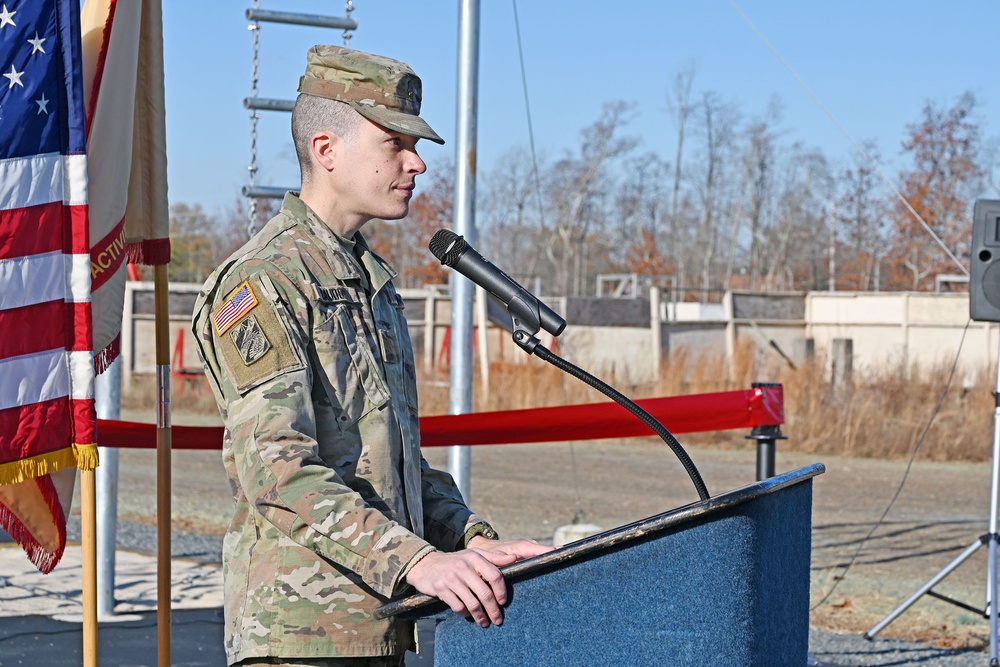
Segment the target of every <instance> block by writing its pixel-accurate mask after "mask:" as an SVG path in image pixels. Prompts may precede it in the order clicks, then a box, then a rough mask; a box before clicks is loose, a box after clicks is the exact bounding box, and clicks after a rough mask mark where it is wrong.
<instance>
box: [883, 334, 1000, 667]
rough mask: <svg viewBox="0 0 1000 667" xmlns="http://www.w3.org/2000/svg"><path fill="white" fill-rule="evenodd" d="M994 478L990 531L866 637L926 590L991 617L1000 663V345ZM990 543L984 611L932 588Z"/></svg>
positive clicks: (994, 661) (995, 663) (997, 663)
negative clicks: (999, 527)
mask: <svg viewBox="0 0 1000 667" xmlns="http://www.w3.org/2000/svg"><path fill="white" fill-rule="evenodd" d="M993 404H994V406H993V478H992V485H991V489H990V527H989V532H987V533H985V534H983V535H980V536H979V537H978V538H977V539H976V541H975V542H973V543H972V544H970V545H969V546H968V547H967V548H966V549H965V551H963V552H962V553H961V554H960V555H959V556H958V557H957V558H956V559H955V560H953V561H951V562H950V563H948V565H946V566H945V567H944V569H942V570H941V571H940V572H938V573H937V574H936V575H934V577H933V578H932V579H931V580H930V581H928V582H927V583H926V584H924V585H923V587H922V588H920V590H918V591H917V592H916V593H914V594H913V595H911V596H910V597H909V598H908V599H907V600H906V601H905V602H903V603H902V604H901V605H899V606H898V607H896V609H895V610H893V612H892V613H891V614H889V615H888V616H886V617H885V618H884V619H883V620H882V621H881V622H880V623H878V624H877V625H876V626H875V627H873V628H872V629H871V630H869V631H868V632H866V633H865V634H864V638H865V639H869V640H870V639H873V638H874V637H875V635H877V634H878V633H879V632H881V631H882V630H883V629H884V628H885V627H886V626H887V625H889V624H890V623H892V622H893V621H894V620H896V619H897V618H898V617H899V616H900V615H901V614H902V613H903V612H904V611H906V610H907V609H909V608H910V607H911V606H912V605H913V603H914V602H916V601H917V600H919V599H920V598H921V597H922V596H923V595H924V594H925V593H926V594H927V595H930V596H931V597H934V598H937V599H939V600H942V601H944V602H948V603H950V604H953V605H955V606H957V607H961V608H962V609H966V610H968V611H971V612H973V613H976V614H981V615H982V616H983V617H984V618H988V619H989V620H990V667H1000V656H998V654H997V651H998V645H997V626H998V622H997V605H996V599H997V555H998V553H997V552H998V545H1000V534H997V514H998V512H1000V349H998V351H997V383H996V387H995V389H994V390H993ZM984 544H985V545H987V547H988V553H987V564H986V611H981V610H979V609H977V608H975V607H973V606H971V605H968V604H966V603H964V602H961V601H959V600H954V599H952V598H950V597H948V596H946V595H942V594H940V593H936V592H935V591H933V590H931V589H932V588H934V586H936V585H937V584H938V583H940V582H941V580H942V579H944V578H945V577H947V576H948V575H949V574H951V573H952V572H953V571H954V570H955V569H956V568H957V567H958V566H959V565H961V564H962V563H964V562H965V561H966V560H967V559H968V558H969V557H970V556H971V555H972V554H974V553H976V551H978V550H979V547H981V546H983V545H984Z"/></svg>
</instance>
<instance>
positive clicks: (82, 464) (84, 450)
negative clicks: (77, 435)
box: [73, 442, 101, 470]
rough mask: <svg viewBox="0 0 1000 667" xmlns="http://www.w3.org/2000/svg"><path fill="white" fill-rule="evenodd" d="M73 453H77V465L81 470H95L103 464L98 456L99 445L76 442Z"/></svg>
mask: <svg viewBox="0 0 1000 667" xmlns="http://www.w3.org/2000/svg"><path fill="white" fill-rule="evenodd" d="M73 453H74V454H76V467H77V468H79V469H80V470H93V469H94V468H96V467H97V466H99V465H101V462H100V461H99V460H98V456H97V445H78V444H76V443H75V442H74V443H73Z"/></svg>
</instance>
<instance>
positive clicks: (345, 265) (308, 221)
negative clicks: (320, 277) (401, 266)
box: [281, 192, 396, 294]
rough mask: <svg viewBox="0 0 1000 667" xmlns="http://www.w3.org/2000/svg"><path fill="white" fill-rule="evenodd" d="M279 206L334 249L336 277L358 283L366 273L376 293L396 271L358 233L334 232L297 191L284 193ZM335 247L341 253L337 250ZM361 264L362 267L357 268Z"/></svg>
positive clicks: (364, 278) (363, 278)
mask: <svg viewBox="0 0 1000 667" xmlns="http://www.w3.org/2000/svg"><path fill="white" fill-rule="evenodd" d="M281 208H282V209H283V210H285V211H286V212H287V213H288V214H289V215H290V216H292V217H293V218H294V219H296V220H298V221H301V222H302V223H303V224H304V225H305V227H306V228H308V230H309V232H310V233H311V234H312V235H313V236H315V237H317V238H319V239H320V240H324V241H326V244H327V246H328V247H330V248H331V249H332V250H333V251H334V254H336V255H337V256H338V259H339V260H340V261H339V262H337V264H338V267H337V271H336V273H337V278H340V279H342V280H343V279H349V278H354V279H360V280H361V282H362V283H365V282H367V281H366V274H367V277H368V278H370V279H371V287H372V294H377V293H378V291H379V290H380V289H382V287H384V286H385V284H386V283H387V282H389V281H390V280H392V279H393V278H395V277H396V271H395V270H394V269H393V268H392V267H391V266H390V265H389V264H388V263H387V262H386V261H385V260H384V259H382V258H381V257H379V256H378V255H376V254H375V253H373V252H372V251H371V248H369V247H368V242H367V241H365V238H364V236H362V235H361V232H356V233H355V234H354V236H353V237H352V238H349V239H348V238H344V237H343V236H341V235H339V234H337V233H336V232H334V231H333V230H332V229H330V227H329V225H327V224H326V223H325V222H323V220H321V219H320V217H319V216H318V215H316V212H315V211H313V210H312V209H311V208H309V205H308V204H306V203H305V202H304V201H302V199H300V198H299V196H298V193H297V192H287V193H285V198H284V200H282V202H281ZM338 249H339V250H341V251H342V252H337V250H338ZM348 258H350V259H348ZM359 263H360V265H361V266H359ZM362 267H363V268H364V270H361V269H362Z"/></svg>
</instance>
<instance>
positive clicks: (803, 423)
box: [122, 345, 995, 461]
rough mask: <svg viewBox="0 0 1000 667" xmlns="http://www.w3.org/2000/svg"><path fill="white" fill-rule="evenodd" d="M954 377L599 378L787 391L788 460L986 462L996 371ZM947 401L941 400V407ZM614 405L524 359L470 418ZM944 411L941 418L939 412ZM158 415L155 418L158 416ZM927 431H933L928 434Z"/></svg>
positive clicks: (903, 371) (664, 372) (139, 391)
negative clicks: (793, 455)
mask: <svg viewBox="0 0 1000 667" xmlns="http://www.w3.org/2000/svg"><path fill="white" fill-rule="evenodd" d="M950 370H951V369H950V367H948V366H945V365H939V366H918V365H913V366H902V365H895V366H892V365H886V366H884V367H880V368H877V369H868V370H865V371H855V373H854V375H853V378H852V381H851V382H850V383H849V384H845V385H844V386H840V387H834V386H833V385H832V384H831V379H830V378H831V373H830V364H829V362H828V360H827V359H826V358H825V357H823V356H817V357H816V358H815V359H813V360H812V361H811V362H809V363H807V364H805V365H803V366H801V367H798V368H795V369H792V368H789V367H788V366H787V365H783V364H782V365H778V364H776V363H774V358H773V357H766V356H765V357H761V356H759V354H755V352H754V350H753V349H752V348H751V346H749V345H746V346H743V347H741V348H739V349H738V350H737V352H736V354H735V355H734V360H733V361H732V362H731V363H730V362H728V361H727V360H726V358H725V356H724V355H723V354H722V353H714V352H710V353H703V354H691V353H689V352H686V351H683V350H681V351H678V352H675V353H673V354H671V355H670V357H669V358H668V359H667V360H666V361H665V362H664V363H663V365H662V367H661V368H660V372H659V374H658V376H657V378H656V380H655V381H652V382H647V383H643V384H635V383H628V382H627V381H625V380H623V379H621V378H618V377H614V376H612V377H606V376H601V374H600V373H598V374H597V375H599V376H601V377H602V379H604V380H606V381H608V382H609V383H610V384H611V385H612V386H614V387H615V388H616V389H618V390H619V391H621V392H622V393H624V394H625V395H627V396H629V397H631V398H648V397H654V396H679V395H684V394H699V393H710V392H716V391H730V390H734V389H748V388H749V387H750V385H751V383H753V382H756V381H760V382H780V383H781V384H782V385H783V387H784V396H785V424H784V426H782V432H783V433H784V434H785V435H786V436H788V440H785V441H782V443H781V448H782V449H783V450H794V451H801V452H810V453H820V454H838V455H846V456H859V457H868V458H888V459H900V458H906V457H909V456H910V454H911V452H912V451H913V448H914V446H915V445H916V443H917V440H918V439H919V438H920V437H921V434H922V433H923V432H924V430H925V429H927V433H926V436H924V438H923V442H922V444H921V446H920V450H919V454H918V456H919V458H921V459H925V460H934V461H987V460H989V459H990V457H991V455H992V442H993V431H992V429H993V409H994V407H993V406H994V402H993V396H992V391H993V388H994V381H995V378H994V377H993V372H992V370H988V369H983V370H982V371H980V372H979V373H978V374H975V375H974V376H972V377H969V376H966V375H962V374H961V373H960V374H958V375H957V376H956V378H955V379H954V380H953V381H952V384H951V386H950V388H948V391H947V394H946V395H944V394H945V388H946V386H948V376H949V373H950ZM153 380H154V379H153V378H152V377H142V376H135V377H134V378H133V382H132V385H131V386H130V387H128V388H126V389H125V391H123V395H122V406H123V407H125V408H132V409H140V410H146V409H148V410H150V411H152V410H155V406H156V391H155V385H154V382H153ZM178 384H179V383H174V386H173V388H172V397H171V400H172V405H173V408H174V410H175V411H177V412H182V413H183V412H188V413H201V414H215V413H216V412H217V409H216V406H215V400H214V399H213V397H212V394H211V391H209V389H208V386H207V384H206V383H205V382H204V380H197V381H192V380H188V381H185V382H184V383H183V384H182V385H180V386H178ZM418 386H419V391H420V408H421V410H420V411H421V414H424V415H434V414H447V412H448V374H447V372H440V371H435V372H429V373H428V372H420V373H418ZM942 395H944V396H943V398H942ZM606 400H608V399H607V398H606V397H605V396H604V395H602V394H601V393H599V392H598V391H597V390H595V389H592V388H591V387H589V386H587V385H586V384H584V383H583V382H581V381H580V380H578V379H576V378H574V377H571V376H569V375H567V374H565V373H563V372H561V371H559V370H558V369H556V368H554V367H552V366H550V365H548V364H546V363H544V362H542V361H541V360H539V359H537V358H536V357H525V358H524V359H523V360H522V362H521V363H517V364H495V365H493V366H492V367H491V369H490V377H489V392H488V395H487V393H486V392H484V391H483V386H482V382H481V380H480V377H479V374H478V369H477V372H475V373H474V378H473V410H474V411H477V412H480V411H489V410H516V409H523V408H535V407H549V406H558V405H573V404H579V403H593V402H599V401H606ZM939 402H940V404H941V405H940V409H939V410H936V408H937V405H938V403H939ZM154 414H155V413H154ZM928 424H929V428H928ZM681 442H682V443H683V444H688V443H691V444H698V445H715V446H728V445H731V444H736V443H739V444H741V445H742V443H743V434H740V433H736V432H727V433H701V434H699V433H691V434H685V435H684V436H683V437H682V438H681Z"/></svg>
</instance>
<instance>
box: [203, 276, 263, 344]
mask: <svg viewBox="0 0 1000 667" xmlns="http://www.w3.org/2000/svg"><path fill="white" fill-rule="evenodd" d="M258 303H259V302H258V301H257V295H256V294H254V293H253V288H251V287H250V282H249V281H246V280H245V281H243V284H242V285H240V286H239V287H238V288H236V291H235V292H233V293H232V294H231V295H230V296H229V298H228V299H226V301H225V303H223V304H222V305H221V306H219V308H218V310H216V311H215V313H214V314H213V315H212V323H213V324H214V325H215V333H216V334H217V335H219V336H221V335H222V334H224V333H226V332H227V331H229V329H231V328H232V326H233V325H234V324H236V323H237V322H239V321H240V318H242V317H243V316H244V315H246V314H247V313H249V312H250V311H251V310H253V309H254V308H255V307H256V306H257V304H258ZM258 328H259V327H258ZM265 352H266V350H265Z"/></svg>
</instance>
